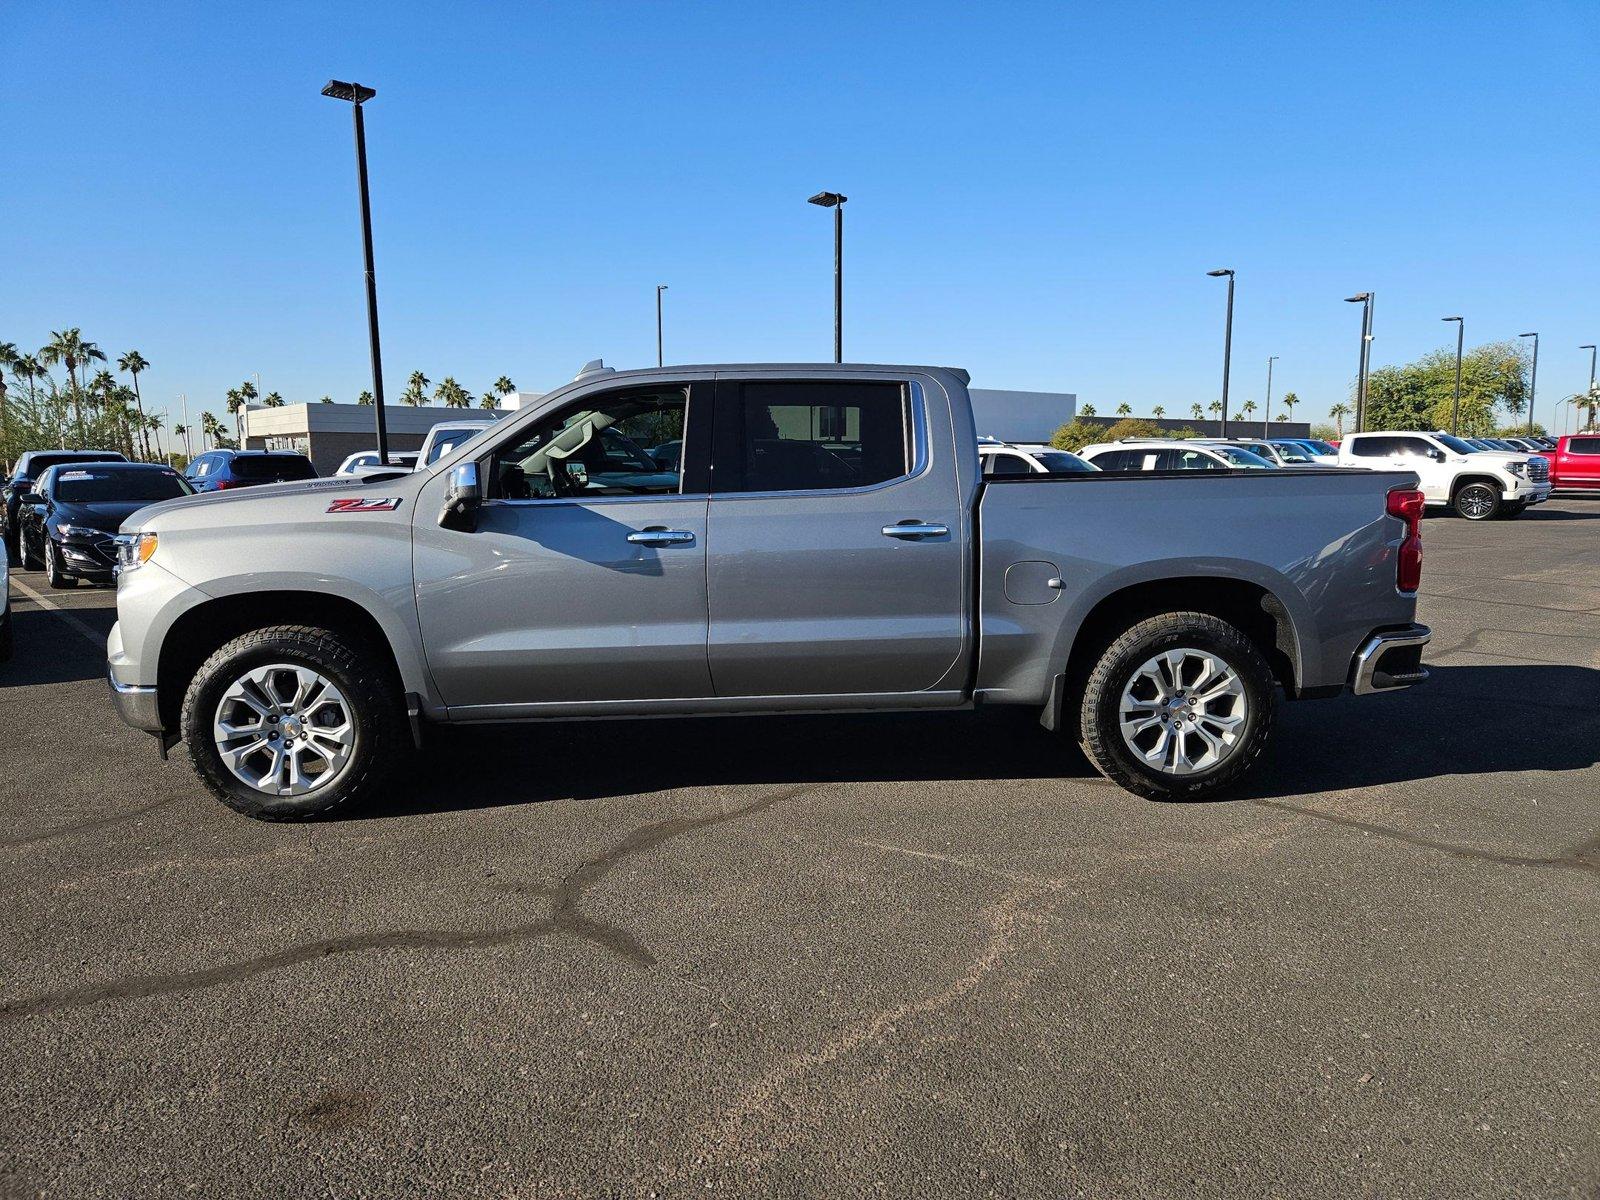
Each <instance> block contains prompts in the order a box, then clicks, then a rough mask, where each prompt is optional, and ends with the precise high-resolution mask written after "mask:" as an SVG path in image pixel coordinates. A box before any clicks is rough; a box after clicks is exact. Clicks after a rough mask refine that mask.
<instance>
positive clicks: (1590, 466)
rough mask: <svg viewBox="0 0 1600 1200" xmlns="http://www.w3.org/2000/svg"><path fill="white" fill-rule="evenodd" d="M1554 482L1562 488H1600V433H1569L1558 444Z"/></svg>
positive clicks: (1553, 462) (1553, 460)
mask: <svg viewBox="0 0 1600 1200" xmlns="http://www.w3.org/2000/svg"><path fill="white" fill-rule="evenodd" d="M1550 482H1551V484H1552V485H1554V486H1555V487H1558V488H1563V489H1566V488H1571V489H1574V490H1590V489H1594V488H1600V433H1569V434H1564V435H1562V436H1561V438H1559V439H1558V440H1557V441H1556V448H1555V451H1554V453H1553V454H1552V455H1551V458H1550Z"/></svg>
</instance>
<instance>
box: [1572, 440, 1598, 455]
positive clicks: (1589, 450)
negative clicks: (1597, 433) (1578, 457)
mask: <svg viewBox="0 0 1600 1200" xmlns="http://www.w3.org/2000/svg"><path fill="white" fill-rule="evenodd" d="M1567 453H1568V454H1600V437H1575V438H1572V439H1570V440H1569V441H1568V442H1567Z"/></svg>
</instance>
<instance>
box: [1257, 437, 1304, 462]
mask: <svg viewBox="0 0 1600 1200" xmlns="http://www.w3.org/2000/svg"><path fill="white" fill-rule="evenodd" d="M1244 449H1245V450H1248V451H1249V452H1250V453H1251V454H1254V455H1255V456H1256V457H1257V458H1264V459H1267V460H1268V461H1271V459H1272V452H1273V451H1274V450H1276V451H1277V452H1278V457H1279V458H1281V459H1283V461H1284V462H1292V463H1308V462H1310V461H1311V456H1310V455H1308V454H1307V453H1306V452H1305V451H1304V450H1302V449H1301V448H1300V447H1299V446H1296V445H1294V444H1293V443H1291V442H1274V443H1272V445H1270V446H1267V445H1264V444H1263V445H1257V444H1255V443H1252V444H1250V445H1248V446H1245V447H1244Z"/></svg>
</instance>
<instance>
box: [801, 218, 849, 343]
mask: <svg viewBox="0 0 1600 1200" xmlns="http://www.w3.org/2000/svg"><path fill="white" fill-rule="evenodd" d="M848 199H850V197H849V196H841V195H840V194H839V193H838V192H818V193H817V194H816V195H815V196H810V197H808V198H807V200H806V203H807V204H815V205H817V206H818V207H819V208H831V209H833V361H834V362H836V363H842V362H843V361H844V202H845V201H846V200H848Z"/></svg>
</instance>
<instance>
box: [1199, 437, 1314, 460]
mask: <svg viewBox="0 0 1600 1200" xmlns="http://www.w3.org/2000/svg"><path fill="white" fill-rule="evenodd" d="M1195 444H1197V445H1204V446H1232V447H1233V448H1234V449H1236V450H1244V451H1246V452H1248V453H1250V454H1254V455H1255V456H1256V457H1257V458H1264V459H1266V460H1267V461H1268V462H1269V463H1271V464H1272V465H1273V466H1275V467H1314V466H1316V465H1317V464H1316V463H1314V462H1313V461H1312V460H1311V455H1310V454H1308V453H1307V452H1306V449H1305V447H1303V446H1301V445H1298V444H1297V443H1294V442H1268V441H1251V440H1249V439H1247V438H1228V439H1223V438H1215V439H1213V438H1196V439H1195Z"/></svg>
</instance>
